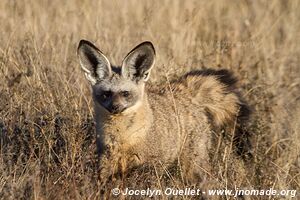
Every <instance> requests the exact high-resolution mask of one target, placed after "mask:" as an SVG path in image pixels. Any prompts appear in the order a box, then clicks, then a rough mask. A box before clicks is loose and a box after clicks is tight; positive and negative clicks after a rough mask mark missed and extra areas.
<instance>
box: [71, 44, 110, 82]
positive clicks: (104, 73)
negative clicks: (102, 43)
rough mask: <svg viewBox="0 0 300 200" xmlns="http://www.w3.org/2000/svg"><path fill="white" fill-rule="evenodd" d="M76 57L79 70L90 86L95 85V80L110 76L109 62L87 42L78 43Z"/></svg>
mask: <svg viewBox="0 0 300 200" xmlns="http://www.w3.org/2000/svg"><path fill="white" fill-rule="evenodd" d="M77 55H78V58H79V61H80V65H81V68H82V69H83V70H84V72H85V75H86V78H87V79H88V80H89V81H90V82H91V83H92V85H94V84H96V82H97V80H101V79H103V78H105V77H108V76H110V75H111V66H110V63H109V60H108V59H107V58H106V57H105V56H104V55H103V53H102V52H101V51H100V50H99V49H98V48H97V47H95V46H94V45H93V44H92V43H90V42H89V41H86V40H81V41H80V42H79V45H78V49H77Z"/></svg>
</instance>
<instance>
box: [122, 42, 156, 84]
mask: <svg viewBox="0 0 300 200" xmlns="http://www.w3.org/2000/svg"><path fill="white" fill-rule="evenodd" d="M154 63H155V49H154V47H153V45H152V43H151V42H143V43H141V44H139V45H138V46H136V47H135V48H134V49H133V50H131V51H130V52H129V53H128V55H127V56H126V57H125V58H124V60H123V63H122V76H124V77H125V78H129V79H131V80H133V81H140V80H142V81H147V80H148V78H149V75H150V70H151V68H152V67H153V66H154Z"/></svg>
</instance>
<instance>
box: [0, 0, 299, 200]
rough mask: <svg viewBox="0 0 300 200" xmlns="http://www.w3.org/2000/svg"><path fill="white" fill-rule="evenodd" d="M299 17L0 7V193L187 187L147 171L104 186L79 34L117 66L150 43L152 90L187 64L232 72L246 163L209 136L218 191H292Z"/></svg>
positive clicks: (145, 5)
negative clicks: (247, 149)
mask: <svg viewBox="0 0 300 200" xmlns="http://www.w3.org/2000/svg"><path fill="white" fill-rule="evenodd" d="M299 10H300V2H299V1H292V0H291V1H287V0H286V1H285V0H282V1H279V0H274V1H250V0H249V1H248V0H244V1H230V2H229V1H225V0H220V1H218V0H212V1H197V0H194V1H192V0H191V1H171V0H168V1H167V0H166V1H137V0H130V1H126V2H125V1H115V0H111V1H80V0H70V1H59V0H52V1H50V0H41V1H38V0H36V1H33V0H32V1H11V0H1V3H0V26H1V31H0V80H1V83H0V142H1V149H0V150H1V152H0V171H1V173H0V198H1V199H53V198H58V199H99V198H100V197H103V195H109V194H110V189H111V188H113V187H116V186H119V187H123V188H124V187H129V186H130V187H136V188H137V189H138V188H144V189H145V188H147V187H151V188H160V187H165V186H174V187H176V186H177V187H181V188H182V187H183V186H184V183H183V182H181V178H180V175H177V174H176V173H171V175H172V178H170V177H168V176H167V177H165V178H162V179H159V174H158V175H157V174H155V170H153V169H148V168H146V167H145V168H143V169H140V170H138V171H135V172H133V173H131V176H129V177H128V178H127V179H128V180H127V179H125V180H116V181H115V182H113V183H111V185H107V186H105V187H100V185H99V180H98V178H97V161H96V158H95V144H94V140H95V134H94V125H93V117H92V116H93V107H92V102H91V96H90V90H89V85H88V83H87V81H86V80H85V79H84V76H83V73H82V72H81V70H80V67H79V64H78V60H77V58H76V55H75V52H76V47H77V44H78V42H79V40H80V39H82V38H85V39H88V40H91V41H93V42H95V43H96V44H97V45H98V46H99V47H100V48H101V49H102V50H103V52H106V54H107V55H108V56H109V57H110V59H111V60H112V61H113V62H114V63H117V64H118V63H119V62H120V61H121V60H122V58H123V56H125V54H126V53H127V52H128V51H129V50H130V49H131V48H132V47H134V46H135V45H136V44H138V43H140V42H141V41H143V40H151V41H152V42H153V43H154V44H155V46H156V49H157V54H158V58H157V64H156V67H155V69H154V70H153V71H154V72H153V73H152V77H151V82H152V83H156V82H166V80H167V78H170V77H173V76H177V75H180V74H183V73H184V72H187V71H189V70H190V69H198V68H205V67H212V68H227V69H230V70H233V71H234V72H235V74H236V75H237V76H238V77H239V79H240V80H241V81H240V83H241V84H240V85H241V87H242V88H243V94H244V96H245V98H246V99H247V100H248V102H249V103H250V105H252V107H253V108H254V110H255V111H254V114H253V116H252V118H253V120H252V122H251V124H250V127H249V130H248V131H249V132H250V133H251V134H252V135H253V139H252V140H253V150H252V153H253V160H251V161H243V160H242V159H241V158H240V157H238V156H237V155H236V154H234V153H233V150H232V149H231V148H230V146H231V145H230V144H231V142H232V141H231V137H230V136H221V135H216V139H215V140H216V141H215V142H216V144H218V145H216V146H217V148H216V149H212V150H211V154H212V158H211V163H212V166H214V174H213V176H214V177H215V179H216V180H217V181H218V182H219V185H220V186H219V187H220V188H231V189H234V186H237V187H239V188H254V189H268V188H270V187H272V188H275V189H297V190H298V193H299V192H300V190H299V189H300V170H299V169H300V123H299V118H300V96H299V94H300V66H299V63H300V46H299V44H300V35H299V33H300V20H299V19H300V12H299ZM298 195H299V194H298ZM223 198H225V197H223ZM227 198H228V199H230V198H229V197H227ZM261 198H263V197H255V196H254V197H251V199H261ZM264 198H267V197H264ZM272 198H273V197H271V199H272ZM277 198H278V199H279V197H277ZM298 198H299V196H298Z"/></svg>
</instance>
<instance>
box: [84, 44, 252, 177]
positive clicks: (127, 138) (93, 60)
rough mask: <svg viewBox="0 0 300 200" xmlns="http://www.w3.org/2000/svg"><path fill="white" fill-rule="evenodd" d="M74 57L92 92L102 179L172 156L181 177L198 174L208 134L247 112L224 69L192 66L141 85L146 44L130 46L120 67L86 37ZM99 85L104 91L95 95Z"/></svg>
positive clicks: (205, 166) (148, 61) (205, 170)
mask: <svg viewBox="0 0 300 200" xmlns="http://www.w3.org/2000/svg"><path fill="white" fill-rule="evenodd" d="M78 56H79V60H80V63H81V66H82V68H83V70H84V72H85V74H86V77H87V79H88V80H89V81H90V83H91V85H92V90H93V99H94V106H95V121H96V132H97V147H98V151H99V154H100V165H101V177H102V178H105V177H106V178H107V177H108V176H110V175H112V174H114V173H116V172H119V171H122V172H125V171H126V170H128V169H130V168H133V167H137V166H140V165H143V164H147V163H152V164H162V165H164V166H170V165H171V164H172V163H174V162H176V161H178V162H179V163H180V165H181V169H182V172H183V173H184V174H185V177H191V179H194V178H199V179H204V177H206V176H207V175H208V174H209V173H210V165H209V155H208V151H209V149H210V148H212V147H211V137H212V132H213V131H215V130H217V129H220V128H222V127H224V126H230V127H234V126H236V125H237V124H240V123H243V121H245V120H246V119H247V116H248V114H249V109H248V107H247V105H246V103H245V102H244V101H243V100H242V99H241V97H240V95H239V93H238V92H237V91H236V88H235V84H236V79H235V77H234V76H233V75H232V73H230V72H229V71H227V70H202V71H201V70H199V71H191V72H189V73H187V74H186V75H184V76H182V77H180V78H179V79H177V80H174V81H171V82H170V83H169V84H165V85H162V86H158V85H146V82H147V80H148V78H149V75H150V71H151V69H152V67H153V66H154V62H155V50H154V47H153V45H152V44H151V43H150V42H144V43H142V44H140V45H138V46H137V47H135V48H134V49H133V50H132V51H131V52H130V53H129V54H128V55H127V56H126V57H125V59H124V60H123V63H122V66H121V67H114V66H111V65H110V63H109V61H108V59H107V58H106V57H105V56H104V54H103V53H102V52H101V51H100V50H99V49H97V48H96V47H95V46H94V45H93V44H92V43H90V42H88V41H85V40H82V41H81V42H80V44H79V47H78ZM99 90H100V93H101V92H103V91H105V94H103V93H101V94H100V97H99V95H98V94H97V93H99ZM107 91H108V92H107ZM124 92H125V93H124ZM131 92H132V93H133V94H132V95H131V99H129V100H128V98H127V97H128V96H127V95H130V93H131ZM101 95H102V96H101ZM107 96H109V97H107ZM99 98H100V99H101V98H103V99H104V100H103V99H102V100H99ZM105 99H110V100H105ZM101 101H102V102H101ZM106 101H107V102H106ZM99 102H100V103H99ZM115 102H117V103H115ZM115 104H116V105H115Z"/></svg>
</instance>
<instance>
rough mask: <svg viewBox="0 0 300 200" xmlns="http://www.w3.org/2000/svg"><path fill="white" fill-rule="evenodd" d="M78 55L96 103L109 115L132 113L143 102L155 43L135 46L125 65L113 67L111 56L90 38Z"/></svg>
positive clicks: (152, 61) (81, 45) (84, 41)
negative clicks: (110, 60)
mask: <svg viewBox="0 0 300 200" xmlns="http://www.w3.org/2000/svg"><path fill="white" fill-rule="evenodd" d="M77 55H78V57H79V61H80V65H81V67H82V69H83V71H84V72H85V76H86V78H87V79H88V80H89V82H90V83H91V85H92V90H93V98H94V101H95V103H96V104H98V105H99V106H101V107H103V108H104V110H106V111H107V112H108V113H109V114H120V113H130V112H132V111H134V110H135V109H136V108H138V107H139V106H140V105H141V104H142V101H143V98H144V88H145V87H144V86H145V83H146V81H147V80H148V79H149V76H150V71H151V68H152V67H153V66H154V62H155V49H154V47H153V45H152V43H151V42H143V43H141V44H139V45H138V46H136V47H135V48H133V49H132V50H131V51H130V52H129V53H128V54H127V56H125V58H124V59H123V62H122V65H121V67H114V66H112V65H111V64H110V62H109V60H108V59H107V57H106V56H105V55H104V54H103V53H102V52H101V51H100V50H99V49H98V48H97V47H96V46H94V45H93V44H92V43H90V42H88V41H86V40H81V41H80V43H79V46H78V49H77Z"/></svg>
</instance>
